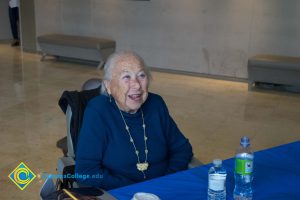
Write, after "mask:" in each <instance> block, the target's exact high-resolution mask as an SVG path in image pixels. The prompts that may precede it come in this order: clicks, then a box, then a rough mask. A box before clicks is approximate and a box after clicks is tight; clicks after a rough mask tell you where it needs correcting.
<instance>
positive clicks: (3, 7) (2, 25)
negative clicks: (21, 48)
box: [0, 0, 12, 40]
mask: <svg viewBox="0 0 300 200" xmlns="http://www.w3.org/2000/svg"><path fill="white" fill-rule="evenodd" d="M7 39H12V34H11V31H10V25H9V17H8V0H0V40H7Z"/></svg>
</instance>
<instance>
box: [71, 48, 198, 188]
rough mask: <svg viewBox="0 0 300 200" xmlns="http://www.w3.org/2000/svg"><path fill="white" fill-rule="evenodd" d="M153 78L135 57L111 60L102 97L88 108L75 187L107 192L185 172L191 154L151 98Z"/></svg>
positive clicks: (154, 96)
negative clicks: (90, 187) (79, 184)
mask: <svg viewBox="0 0 300 200" xmlns="http://www.w3.org/2000/svg"><path fill="white" fill-rule="evenodd" d="M150 77H151V75H150V73H149V70H148V69H147V67H146V66H145V64H144V61H143V59H142V58H141V57H140V56H138V55H137V54H135V53H133V52H120V53H115V54H113V55H111V56H110V58H109V59H108V61H107V63H106V64H105V66H104V78H103V84H102V88H101V89H102V91H101V93H102V95H99V96H97V97H95V98H93V99H92V100H91V101H90V102H89V103H88V105H87V108H86V110H85V113H84V119H83V124H82V128H81V131H80V136H79V141H78V146H77V153H76V168H75V171H76V173H77V175H82V176H85V178H82V179H77V181H78V182H79V183H82V184H84V185H89V186H95V187H100V188H103V189H106V190H109V189H113V188H117V187H121V186H125V185H129V184H132V183H137V182H141V181H144V180H147V179H152V178H155V177H160V176H163V175H166V174H170V173H174V172H177V171H180V170H184V169H187V166H188V163H189V162H190V160H191V158H192V156H193V153H192V147H191V145H190V143H189V141H188V140H187V139H186V138H185V137H184V136H183V134H182V133H181V132H180V130H179V129H178V127H177V125H176V123H175V122H174V121H173V119H172V117H171V116H170V114H169V112H168V109H167V106H166V104H165V102H164V101H163V99H162V98H161V97H160V96H159V95H157V94H154V93H149V92H148V88H149V79H150Z"/></svg>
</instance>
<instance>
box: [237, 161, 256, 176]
mask: <svg viewBox="0 0 300 200" xmlns="http://www.w3.org/2000/svg"><path fill="white" fill-rule="evenodd" d="M252 171H253V161H252V160H243V159H240V158H236V159H235V172H236V173H237V174H242V175H249V174H251V173H252Z"/></svg>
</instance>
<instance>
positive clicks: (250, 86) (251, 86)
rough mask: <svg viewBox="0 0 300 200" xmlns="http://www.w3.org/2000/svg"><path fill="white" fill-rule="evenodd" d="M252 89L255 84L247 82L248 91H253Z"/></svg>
mask: <svg viewBox="0 0 300 200" xmlns="http://www.w3.org/2000/svg"><path fill="white" fill-rule="evenodd" d="M253 87H255V82H254V81H248V91H251V90H253Z"/></svg>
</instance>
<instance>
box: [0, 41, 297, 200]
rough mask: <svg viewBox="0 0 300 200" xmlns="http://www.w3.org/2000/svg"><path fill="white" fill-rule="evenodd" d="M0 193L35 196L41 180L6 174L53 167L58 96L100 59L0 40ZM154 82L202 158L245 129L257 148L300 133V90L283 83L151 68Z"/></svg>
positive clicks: (60, 131) (227, 146) (61, 121)
mask: <svg viewBox="0 0 300 200" xmlns="http://www.w3.org/2000/svg"><path fill="white" fill-rule="evenodd" d="M0 71H1V72H0V94H1V96H0V141H1V143H2V144H1V146H0V152H1V162H0V196H1V199H38V192H39V188H40V186H41V183H42V181H43V180H39V179H36V180H34V181H33V182H32V183H31V184H30V185H29V186H28V187H27V188H26V189H25V190H23V191H21V190H20V189H18V188H17V187H16V186H15V185H14V184H13V183H12V182H11V181H10V180H9V179H8V178H7V175H8V174H9V173H10V172H11V171H12V170H13V169H14V168H15V167H16V166H17V165H18V164H19V163H20V162H21V161H23V162H25V164H27V165H28V167H30V169H31V170H32V171H33V172H35V173H36V174H38V173H41V172H47V173H55V168H56V161H57V158H58V157H59V156H61V155H62V153H61V152H60V150H59V149H57V148H56V146H55V145H56V142H57V140H59V139H61V138H62V137H63V136H65V135H66V131H65V130H66V129H65V118H64V114H63V113H62V111H61V110H60V108H59V107H58V105H57V101H58V99H59V97H60V95H61V94H62V92H63V91H64V90H75V89H80V87H81V85H82V83H83V82H84V81H85V80H87V79H89V78H93V77H99V76H100V77H101V72H100V73H99V72H97V71H96V67H95V66H90V65H83V64H76V63H68V62H56V61H55V60H53V59H48V60H47V61H44V62H40V56H39V55H36V54H30V53H21V52H20V50H19V49H18V48H12V47H10V46H9V45H8V44H3V43H2V44H1V43H0ZM153 77H154V79H153V81H152V84H151V87H150V90H151V91H152V92H156V93H159V94H161V95H162V96H163V97H164V99H165V100H166V102H167V104H168V107H169V110H170V113H171V114H172V116H173V118H174V119H175V121H176V122H177V124H178V126H179V127H180V129H181V130H182V132H184V134H185V135H186V136H187V137H188V138H189V139H190V141H191V143H192V145H193V148H194V153H195V155H196V157H198V158H199V159H200V160H201V161H202V162H204V163H208V162H211V160H212V159H214V158H217V157H218V158H222V159H226V158H229V157H231V156H233V155H234V152H235V149H236V148H237V146H238V142H239V138H240V137H241V136H242V135H248V136H250V138H251V140H252V146H253V149H254V150H261V149H265V148H269V147H272V146H276V145H280V144H284V143H288V142H292V141H296V140H299V139H300V123H299V116H300V95H299V94H295V93H287V92H278V91H273V92H270V91H265V90H259V91H252V92H248V90H247V84H246V83H241V82H231V81H224V80H214V79H208V78H200V77H192V76H184V75H176V74H168V73H161V72H153Z"/></svg>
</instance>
